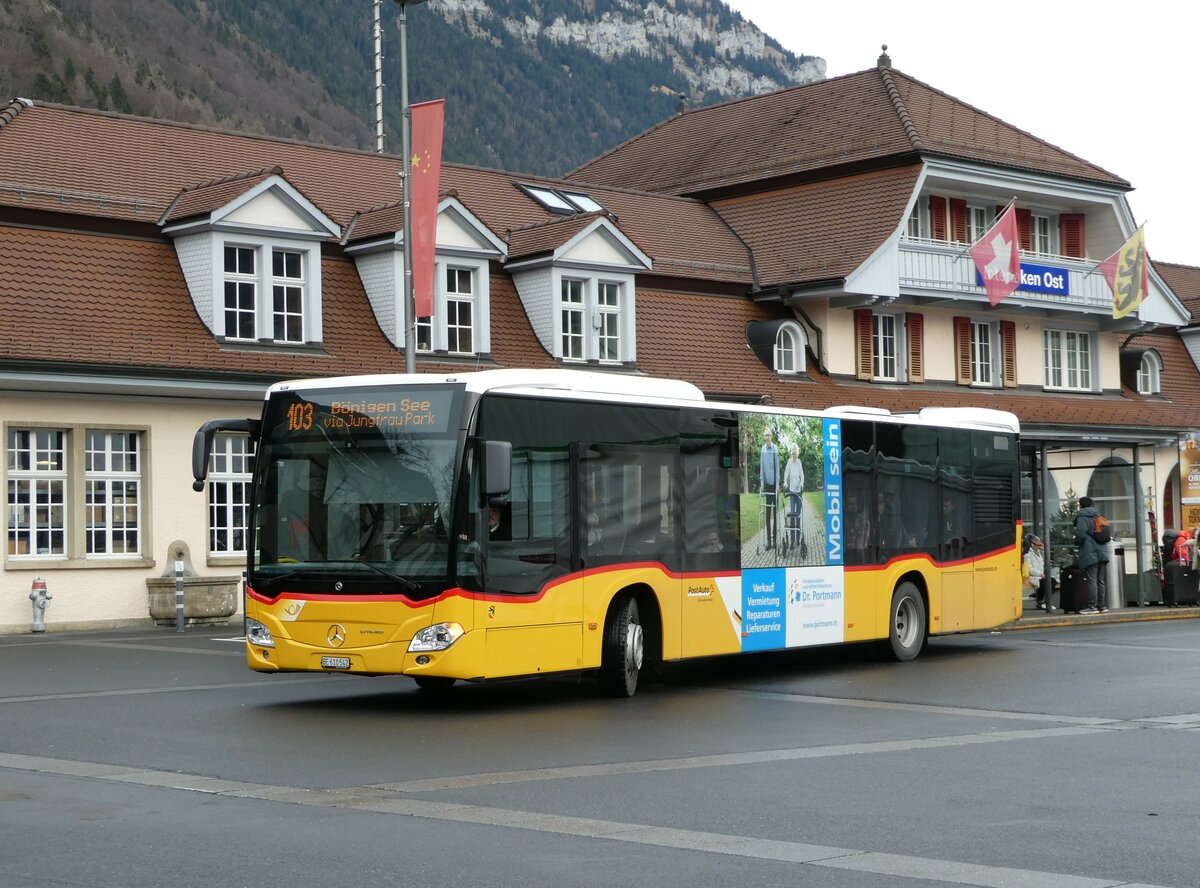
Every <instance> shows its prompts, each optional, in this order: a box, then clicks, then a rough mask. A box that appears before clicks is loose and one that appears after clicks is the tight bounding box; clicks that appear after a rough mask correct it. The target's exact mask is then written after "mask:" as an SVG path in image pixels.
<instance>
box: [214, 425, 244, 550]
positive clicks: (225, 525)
mask: <svg viewBox="0 0 1200 888" xmlns="http://www.w3.org/2000/svg"><path fill="white" fill-rule="evenodd" d="M253 459H254V442H253V441H252V440H251V439H250V436H249V435H243V434H238V433H236V432H218V433H217V434H216V435H215V436H214V437H213V449H212V455H211V457H210V459H209V468H208V557H209V558H210V559H220V558H225V557H229V556H237V557H238V560H240V559H241V558H245V556H246V548H245V546H246V539H247V537H248V535H249V519H250V485H251V482H252V478H253V476H252V474H251V467H252V464H253V463H252V461H253ZM238 542H240V543H241V545H240V546H239V545H237V543H238Z"/></svg>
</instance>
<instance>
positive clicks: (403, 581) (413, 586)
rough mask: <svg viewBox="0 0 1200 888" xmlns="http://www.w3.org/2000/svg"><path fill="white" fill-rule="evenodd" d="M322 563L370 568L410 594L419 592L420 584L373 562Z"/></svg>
mask: <svg viewBox="0 0 1200 888" xmlns="http://www.w3.org/2000/svg"><path fill="white" fill-rule="evenodd" d="M322 563H323V564H365V565H366V566H367V567H369V568H371V570H373V571H375V572H376V573H381V574H383V575H384V576H385V577H388V578H390V579H393V580H395V581H396V582H397V583H399V584H400V585H401V586H403V587H404V588H405V589H407V590H409V591H410V592H419V591H421V584H420V583H418V582H416V581H415V580H410V579H409V578H408V577H406V576H404V575H402V574H398V573H396V572H395V571H394V570H388V569H387V568H386V567H383V566H382V565H379V564H376V563H375V562H374V561H359V560H357V559H355V558H333V559H330V560H329V561H325V562H322Z"/></svg>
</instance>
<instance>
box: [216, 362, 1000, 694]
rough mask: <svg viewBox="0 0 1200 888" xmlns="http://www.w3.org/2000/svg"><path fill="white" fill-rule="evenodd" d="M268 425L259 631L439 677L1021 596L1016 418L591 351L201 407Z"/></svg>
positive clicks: (693, 651)
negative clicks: (818, 400)
mask: <svg viewBox="0 0 1200 888" xmlns="http://www.w3.org/2000/svg"><path fill="white" fill-rule="evenodd" d="M217 432H244V433H246V434H248V435H250V437H251V438H252V440H253V446H254V451H255V458H254V473H253V484H252V496H251V508H250V517H249V519H248V523H249V527H248V528H247V529H246V531H247V537H248V544H247V551H248V558H247V562H248V563H247V574H246V598H245V623H246V658H247V662H248V664H249V666H250V668H251V669H254V670H256V671H259V672H344V673H352V674H356V675H407V676H411V677H412V678H414V679H415V680H416V682H417V684H418V685H419V686H420V687H422V688H424V689H445V688H448V687H449V686H451V685H452V684H453V683H454V682H455V681H457V680H466V681H487V680H491V679H506V678H513V677H518V676H542V675H551V674H557V673H592V674H595V675H596V676H597V677H598V678H599V682H600V685H601V687H602V688H603V689H604V690H605V691H607V692H608V693H611V694H613V695H616V696H631V695H632V694H633V693H634V692H635V690H636V688H637V683H638V677H639V674H640V673H641V671H642V670H643V668H644V667H646V666H652V665H656V664H659V663H662V662H665V661H677V660H685V659H688V658H693V657H711V656H716V655H722V654H737V653H743V652H750V651H767V650H782V649H788V648H797V647H806V646H812V645H830V644H843V643H849V642H874V643H876V644H877V645H878V646H879V647H880V648H881V649H882V650H883V651H885V652H886V653H888V654H890V655H891V656H893V657H895V658H896V659H898V660H911V659H912V658H914V657H916V656H917V655H918V654H919V653H920V652H921V650H922V649H923V648H924V646H925V645H926V643H927V640H928V638H929V637H930V636H935V635H943V634H948V633H954V632H963V631H970V630H976V629H985V628H990V627H995V626H998V625H1001V624H1003V623H1007V622H1009V621H1011V620H1014V619H1016V618H1017V617H1018V616H1019V615H1020V610H1021V577H1020V558H1019V544H1020V526H1019V517H1018V516H1019V511H1018V510H1019V499H1018V496H1019V485H1018V452H1019V448H1018V432H1019V428H1018V422H1017V419H1016V417H1015V416H1013V415H1012V414H1010V413H1004V412H1000V411H993V410H983V409H972V408H925V409H923V410H920V411H918V412H915V413H911V414H891V413H889V412H887V411H884V410H878V409H870V408H855V407H838V408H832V409H829V410H826V411H820V412H818V411H802V410H785V409H779V408H773V407H766V406H761V405H746V404H736V403H718V402H714V401H709V400H706V399H705V397H704V395H703V394H702V393H701V392H700V391H699V390H698V389H697V388H696V387H694V386H692V385H690V384H688V383H685V382H679V381H672V380H660V379H650V378H645V377H634V376H629V375H623V374H615V373H604V372H594V371H585V370H578V371H576V370H570V369H551V370H488V371H481V372H474V373H463V374H456V375H446V376H431V375H420V374H418V375H379V376H360V377H347V378H339V379H319V380H305V381H297V382H286V383H280V384H277V385H274V386H272V387H271V389H270V391H269V392H268V393H267V396H266V402H265V405H264V409H263V413H262V416H261V418H259V419H238V420H215V421H212V422H209V423H206V424H205V425H204V426H203V427H202V428H201V429H200V430H199V431H198V432H197V434H196V441H195V445H194V449H193V469H194V474H195V477H196V483H195V487H196V489H197V490H203V489H204V479H205V476H206V469H207V466H208V462H209V453H210V449H211V443H212V439H213V436H214V435H215V434H216V433H217Z"/></svg>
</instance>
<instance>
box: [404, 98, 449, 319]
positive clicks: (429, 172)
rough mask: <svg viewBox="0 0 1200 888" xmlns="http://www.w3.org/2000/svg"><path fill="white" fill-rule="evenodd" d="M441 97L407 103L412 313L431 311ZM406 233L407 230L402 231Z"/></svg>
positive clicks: (423, 315) (424, 314)
mask: <svg viewBox="0 0 1200 888" xmlns="http://www.w3.org/2000/svg"><path fill="white" fill-rule="evenodd" d="M444 104H445V100H443V99H437V100H435V101H433V102H420V103H419V104H416V105H412V106H411V109H410V110H411V112H412V117H411V120H412V158H411V159H410V161H409V162H410V164H411V166H410V169H409V178H408V181H409V189H410V190H409V198H408V199H409V202H410V206H411V211H410V218H411V219H412V227H413V230H412V249H411V250H410V251H409V256H411V257H412V266H413V267H412V282H413V303H414V304H415V306H416V316H417V317H419V318H427V317H430V316H432V315H433V305H434V299H433V295H434V292H433V289H434V273H433V270H434V260H435V258H436V256H437V207H438V183H439V182H440V180H441V177H442V116H443V105H444ZM404 236H405V237H408V232H407V231H406V232H404Z"/></svg>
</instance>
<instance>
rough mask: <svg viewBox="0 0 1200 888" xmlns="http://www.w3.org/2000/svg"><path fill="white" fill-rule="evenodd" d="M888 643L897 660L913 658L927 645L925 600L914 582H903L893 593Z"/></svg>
mask: <svg viewBox="0 0 1200 888" xmlns="http://www.w3.org/2000/svg"><path fill="white" fill-rule="evenodd" d="M890 613H891V618H890V619H889V621H888V626H889V629H888V644H889V647H890V653H891V655H892V657H893V658H894V659H896V660H912V659H915V658H916V656H917V654H919V653H921V649H922V648H923V647H925V600H924V599H923V598H921V590H920V589H918V588H917V587H916V586H915V585H914V584H912V583H909V582H903V583H901V584H900V585H899V586H897V587H896V591H895V592H893V593H892V609H891V612H890Z"/></svg>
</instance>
